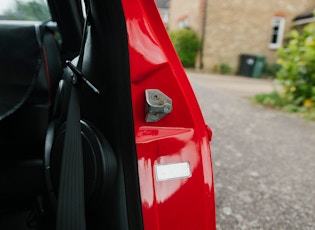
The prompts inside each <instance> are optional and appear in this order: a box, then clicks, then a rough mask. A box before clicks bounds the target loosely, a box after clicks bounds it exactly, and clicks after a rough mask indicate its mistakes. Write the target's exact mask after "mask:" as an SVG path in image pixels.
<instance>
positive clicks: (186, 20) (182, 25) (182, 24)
mask: <svg viewBox="0 0 315 230" xmlns="http://www.w3.org/2000/svg"><path fill="white" fill-rule="evenodd" d="M178 27H179V28H189V27H190V25H189V18H188V17H185V18H183V19H181V20H179V21H178Z"/></svg>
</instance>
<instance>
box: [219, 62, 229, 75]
mask: <svg viewBox="0 0 315 230" xmlns="http://www.w3.org/2000/svg"><path fill="white" fill-rule="evenodd" d="M231 72H232V67H231V66H230V65H229V64H227V63H222V64H221V65H220V73H221V74H230V73H231Z"/></svg>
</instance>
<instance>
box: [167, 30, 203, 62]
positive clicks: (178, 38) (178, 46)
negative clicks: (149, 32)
mask: <svg viewBox="0 0 315 230" xmlns="http://www.w3.org/2000/svg"><path fill="white" fill-rule="evenodd" d="M169 36H170V39H171V41H172V43H173V45H174V48H175V50H176V52H177V55H178V56H179V59H180V61H181V63H182V64H183V66H184V67H194V66H195V60H196V55H197V52H198V51H199V50H200V48H201V42H200V39H199V37H198V35H197V33H196V32H195V31H193V30H191V29H179V30H173V31H170V32H169Z"/></svg>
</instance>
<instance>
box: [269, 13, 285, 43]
mask: <svg viewBox="0 0 315 230" xmlns="http://www.w3.org/2000/svg"><path fill="white" fill-rule="evenodd" d="M284 28H285V18H284V17H279V16H274V17H273V19H272V31H271V39H270V43H269V48H270V49H278V48H279V47H280V46H281V45H282V40H283V35H284Z"/></svg>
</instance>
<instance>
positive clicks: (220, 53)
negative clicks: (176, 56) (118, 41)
mask: <svg viewBox="0 0 315 230" xmlns="http://www.w3.org/2000/svg"><path fill="white" fill-rule="evenodd" d="M314 8H315V2H314V0H299V1H296V0H277V1H275V0H265V1H253V0H227V1H221V0H194V1H191V0H171V1H170V9H169V13H170V17H169V29H170V30H172V29H176V28H180V27H190V28H192V29H194V30H195V31H197V33H198V34H199V36H200V38H201V39H202V41H203V50H202V52H201V53H200V55H199V59H200V60H201V61H200V62H199V63H198V66H197V67H200V66H203V68H204V69H206V70H213V69H215V68H216V67H218V66H219V65H221V64H223V63H224V64H228V65H230V66H231V67H232V68H233V70H234V71H235V72H236V70H237V68H238V65H239V56H240V55H241V54H251V55H263V56H265V57H266V62H267V63H274V62H275V61H276V57H277V54H276V50H277V48H278V47H279V46H280V45H281V44H282V40H283V36H284V35H285V33H286V32H287V31H288V30H289V29H290V28H291V26H292V25H293V23H292V21H293V19H294V18H296V16H297V15H299V14H302V13H304V12H310V11H311V10H312V9H314Z"/></svg>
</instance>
